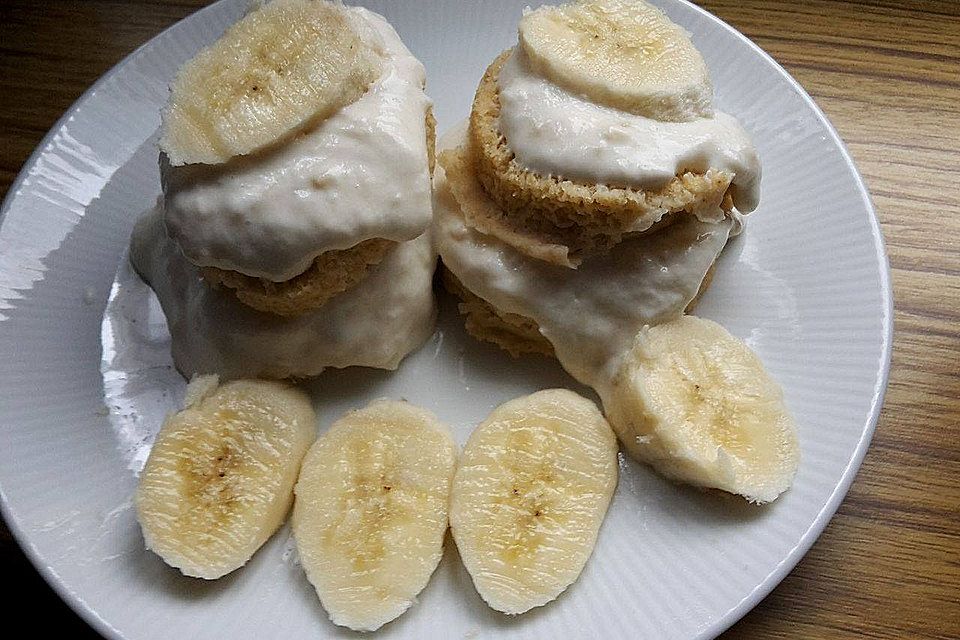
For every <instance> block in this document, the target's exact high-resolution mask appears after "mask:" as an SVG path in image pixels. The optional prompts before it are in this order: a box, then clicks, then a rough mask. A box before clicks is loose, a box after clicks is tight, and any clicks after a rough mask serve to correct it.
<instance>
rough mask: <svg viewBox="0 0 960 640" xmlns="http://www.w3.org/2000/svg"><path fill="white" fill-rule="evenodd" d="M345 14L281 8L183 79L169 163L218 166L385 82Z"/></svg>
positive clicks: (279, 2)
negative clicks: (377, 82) (376, 83)
mask: <svg viewBox="0 0 960 640" xmlns="http://www.w3.org/2000/svg"><path fill="white" fill-rule="evenodd" d="M380 64H381V63H380V59H379V57H378V56H377V54H375V53H374V51H373V49H372V48H371V47H370V46H368V45H367V44H365V43H364V42H363V41H362V40H361V38H360V36H359V35H358V33H357V30H356V29H354V27H353V25H352V24H351V21H350V17H349V15H348V13H347V11H346V9H345V8H344V7H343V6H342V5H335V4H333V3H331V2H326V1H325V0H274V1H273V2H270V3H269V4H266V5H264V6H263V7H261V8H259V9H257V10H255V11H253V12H251V13H249V14H248V15H246V16H245V17H244V18H243V19H242V20H240V21H239V22H237V23H236V24H235V25H233V26H232V27H230V29H228V30H227V32H226V33H225V34H224V35H223V36H222V37H221V38H220V39H219V40H218V41H217V42H215V43H214V44H213V45H212V46H210V47H207V48H206V49H204V50H202V51H201V52H200V53H199V54H197V56H196V57H195V58H193V59H192V60H190V61H189V62H187V63H186V64H185V65H184V66H183V67H182V68H181V69H180V71H179V73H178V74H177V77H176V80H174V83H173V87H172V94H171V96H170V101H169V103H168V104H167V107H166V110H165V111H164V113H163V132H162V136H161V139H160V148H161V150H162V151H163V152H164V153H166V154H167V157H168V158H169V159H170V164H172V165H174V166H178V165H182V164H193V163H204V164H217V163H220V162H224V161H226V160H227V159H229V158H231V157H233V156H238V155H244V154H247V153H250V152H251V151H254V150H256V149H258V148H261V147H264V146H266V145H268V144H270V143H271V142H274V141H276V140H277V139H279V138H281V137H282V136H284V135H285V134H287V133H290V132H291V131H293V130H294V129H296V128H298V127H300V126H301V125H304V124H306V123H307V122H308V121H319V120H322V119H324V118H326V117H327V116H329V115H331V114H332V113H334V112H335V111H337V110H338V109H340V108H341V107H343V106H345V105H348V104H350V103H351V102H353V101H354V100H356V99H357V98H359V97H360V96H361V95H362V94H363V93H364V92H365V91H366V90H367V87H369V86H370V84H371V83H372V82H373V81H374V80H376V78H377V77H378V76H379V74H380Z"/></svg>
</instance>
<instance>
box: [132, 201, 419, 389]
mask: <svg viewBox="0 0 960 640" xmlns="http://www.w3.org/2000/svg"><path fill="white" fill-rule="evenodd" d="M130 260H131V262H132V263H133V266H134V268H135V269H136V270H137V271H138V272H139V273H140V275H141V277H143V279H144V280H145V281H146V282H147V283H148V284H149V285H150V286H151V287H152V288H153V290H154V292H156V294H157V297H158V299H159V300H160V304H161V306H162V307H163V312H164V315H165V316H166V317H167V325H168V327H169V330H170V336H171V339H172V344H173V347H172V351H173V359H174V362H175V364H176V365H177V368H178V369H179V370H180V372H181V373H183V374H184V375H185V376H187V377H188V378H189V377H191V376H193V375H194V374H198V373H218V374H220V375H221V377H223V378H239V377H268V378H286V377H306V376H313V375H316V374H318V373H320V372H321V371H322V370H323V369H324V368H326V367H338V368H340V367H348V366H353V365H358V366H366V367H376V368H380V369H395V368H396V367H397V365H398V364H399V363H400V360H401V359H403V357H404V356H405V355H407V354H408V353H409V352H411V351H412V350H414V349H415V348H417V347H418V346H420V345H421V344H422V343H423V342H424V341H425V340H426V339H427V338H428V337H429V336H430V334H431V333H432V332H433V324H434V319H435V316H436V310H435V305H434V298H433V289H432V281H433V280H432V276H433V270H434V267H435V266H436V252H435V250H434V248H433V246H432V242H431V239H430V234H429V233H425V234H423V235H422V236H420V237H419V238H417V239H415V240H411V241H408V242H404V243H402V244H401V245H399V246H398V247H397V248H396V249H394V250H392V251H391V252H390V253H389V254H388V255H387V257H386V258H385V259H384V261H383V262H382V263H380V265H378V266H377V267H375V268H374V271H372V272H371V273H370V274H369V275H368V276H367V277H366V278H364V279H363V280H362V281H361V282H360V283H359V284H358V285H357V286H355V287H353V288H351V289H349V290H348V291H345V292H344V293H341V294H339V295H338V296H336V297H334V298H333V299H331V300H330V301H329V302H327V303H326V304H325V305H324V306H323V307H321V308H320V309H318V310H316V311H313V312H311V313H307V314H304V315H302V316H297V317H294V318H283V317H280V316H275V315H272V314H268V313H261V312H259V311H256V310H254V309H252V308H250V307H247V306H246V305H244V304H242V303H240V302H239V301H237V299H236V298H235V297H234V296H233V295H232V294H231V293H229V292H227V291H225V290H217V289H213V288H212V287H210V286H209V285H208V284H206V283H205V282H204V281H203V280H202V279H201V277H200V273H199V270H198V269H197V267H195V266H194V265H192V264H190V263H189V262H188V261H187V260H185V259H184V257H183V255H182V254H181V253H180V251H179V250H178V249H177V246H176V244H175V243H174V242H173V241H172V240H171V239H170V238H169V236H168V235H167V233H166V231H165V230H164V226H163V220H162V217H161V215H160V213H159V211H158V210H157V209H154V210H152V211H150V212H149V213H147V214H146V215H144V217H143V218H142V219H141V220H140V221H139V222H138V223H137V225H136V227H135V229H134V232H133V237H132V239H131V243H130Z"/></svg>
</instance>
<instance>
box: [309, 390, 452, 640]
mask: <svg viewBox="0 0 960 640" xmlns="http://www.w3.org/2000/svg"><path fill="white" fill-rule="evenodd" d="M456 461H457V446H456V444H455V443H454V441H453V438H452V437H451V435H450V430H449V429H448V428H447V427H446V426H445V425H444V424H442V423H441V422H440V421H438V420H437V418H436V417H435V416H434V415H433V414H432V413H430V412H429V411H426V410H424V409H420V408H417V407H415V406H413V405H410V404H408V403H406V402H398V401H391V400H380V401H377V402H374V403H373V404H371V405H369V406H368V407H366V408H364V409H361V410H359V411H353V412H351V413H348V414H346V415H345V416H343V417H342V418H340V419H339V420H337V421H336V422H335V423H334V424H333V425H332V426H331V427H330V430H329V431H327V433H325V434H323V435H322V436H321V437H320V438H319V439H318V440H317V441H316V443H315V444H314V445H313V447H311V448H310V451H309V453H307V457H306V458H305V459H304V462H303V469H302V470H301V472H300V479H299V480H298V481H297V487H296V496H297V497H296V501H295V503H294V507H293V533H294V537H295V538H296V540H297V549H298V550H299V552H300V560H301V564H302V565H303V568H304V569H305V570H306V572H307V578H308V579H309V580H310V582H311V583H312V584H313V586H314V587H315V588H316V590H317V595H318V596H319V597H320V602H321V603H322V604H323V606H324V608H325V609H326V610H327V613H329V614H330V619H331V620H332V621H333V622H334V623H336V624H338V625H342V626H345V627H349V628H351V629H354V630H356V631H373V630H375V629H378V628H380V627H381V626H383V625H384V624H386V623H388V622H390V621H391V620H393V619H394V618H396V617H397V616H399V615H400V614H401V613H403V612H404V611H406V610H407V609H408V608H409V607H410V605H411V604H412V603H413V601H414V598H416V596H417V594H418V593H420V591H421V590H423V588H424V587H425V586H426V585H427V582H428V581H429V579H430V575H431V574H432V573H433V570H434V569H436V567H437V564H438V563H439V562H440V557H441V555H442V554H443V536H444V534H445V532H446V530H447V504H448V501H449V497H450V484H451V482H452V481H453V473H454V468H455V466H456Z"/></svg>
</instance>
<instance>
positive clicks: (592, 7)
mask: <svg viewBox="0 0 960 640" xmlns="http://www.w3.org/2000/svg"><path fill="white" fill-rule="evenodd" d="M520 46H521V49H522V51H523V53H524V54H526V57H527V59H528V60H529V61H530V63H531V64H532V65H533V68H534V69H535V70H536V71H537V72H539V73H541V74H542V75H543V76H544V77H546V78H548V79H550V80H552V81H553V82H555V83H556V84H558V85H560V86H562V87H564V88H566V89H567V90H569V91H571V92H573V93H577V94H584V95H585V96H586V97H587V98H589V99H591V100H593V101H594V102H596V103H598V104H604V105H608V106H611V107H615V108H617V109H621V110H624V111H628V112H630V113H634V114H637V115H641V116H645V117H648V118H653V119H655V120H662V121H673V122H685V121H688V120H694V119H696V118H700V117H706V116H709V115H711V113H712V108H711V103H712V101H713V87H712V85H711V84H710V76H709V73H708V71H707V65H706V63H705V62H704V61H703V57H702V56H701V55H700V52H699V51H697V49H696V47H694V46H693V43H692V42H691V41H690V37H689V35H688V34H687V32H686V31H684V30H683V29H682V28H681V27H680V26H678V25H676V24H674V23H673V22H671V21H670V19H669V18H667V16H666V15H664V13H663V12H662V11H660V10H659V9H657V8H656V7H654V6H652V5H650V4H647V3H646V2H643V1H642V0H580V1H579V2H574V3H572V4H566V5H562V6H560V7H551V6H545V7H541V8H539V9H537V10H535V11H528V12H527V13H525V14H524V16H523V18H521V20H520Z"/></svg>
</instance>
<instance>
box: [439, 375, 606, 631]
mask: <svg viewBox="0 0 960 640" xmlns="http://www.w3.org/2000/svg"><path fill="white" fill-rule="evenodd" d="M616 484H617V442H616V438H615V437H614V435H613V431H611V429H610V426H609V425H608V424H607V421H606V420H604V418H603V415H602V414H601V413H600V411H599V410H598V409H597V407H596V406H595V405H594V404H593V403H592V402H590V401H589V400H587V399H585V398H582V397H580V396H579V395H577V394H576V393H573V392H572V391H567V390H566V389H551V390H547V391H540V392H538V393H534V394H533V395H530V396H525V397H522V398H517V399H515V400H511V401H510V402H507V403H505V404H503V405H501V406H500V407H498V408H497V409H496V410H494V412H493V413H491V414H490V416H489V417H488V418H487V419H486V420H484V422H483V423H482V424H481V425H480V426H479V427H477V429H476V430H475V431H474V432H473V434H472V435H471V436H470V440H469V441H468V442H467V445H466V447H465V448H464V450H463V454H462V456H461V461H460V466H459V468H458V469H457V475H456V477H455V479H454V483H453V494H452V496H451V501H450V527H451V529H452V532H453V537H454V540H456V543H457V549H459V551H460V557H461V558H462V559H463V563H464V565H465V566H466V567H467V571H469V572H470V576H471V577H472V578H473V583H474V585H475V586H476V588H477V591H478V592H479V593H480V596H481V597H482V598H483V599H484V600H485V601H486V602H487V604H489V605H490V606H491V607H493V608H494V609H496V610H498V611H502V612H504V613H508V614H517V613H523V612H524V611H528V610H529V609H532V608H533V607H538V606H541V605H544V604H546V603H548V602H550V601H551V600H553V599H555V598H556V597H557V596H558V595H560V593H562V592H563V590H564V589H566V588H567V587H568V586H569V585H570V584H572V583H573V581H574V580H576V579H577V576H579V575H580V572H581V571H582V570H583V567H584V565H585V564H586V562H587V559H588V558H589V557H590V553H591V552H592V551H593V546H594V543H595V542H596V539H597V533H598V531H599V529H600V524H601V523H602V522H603V517H604V515H605V514H606V512H607V506H608V505H609V504H610V498H611V497H612V496H613V490H614V488H615V487H616Z"/></svg>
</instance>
